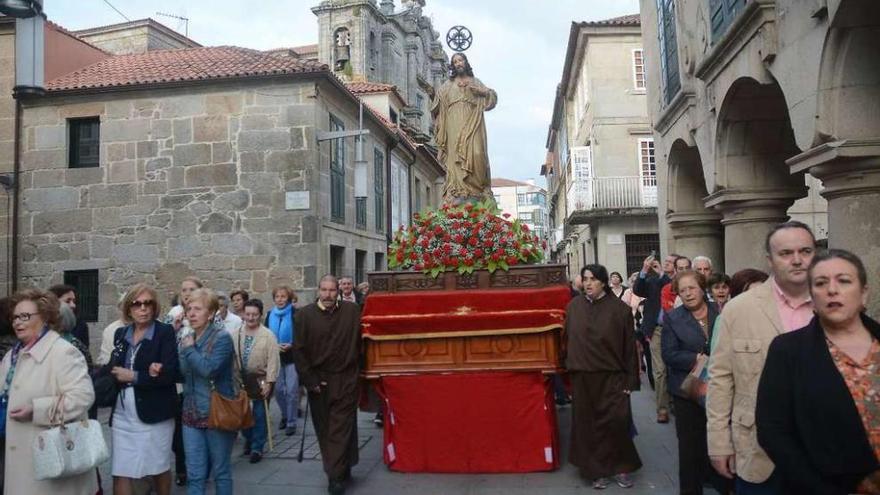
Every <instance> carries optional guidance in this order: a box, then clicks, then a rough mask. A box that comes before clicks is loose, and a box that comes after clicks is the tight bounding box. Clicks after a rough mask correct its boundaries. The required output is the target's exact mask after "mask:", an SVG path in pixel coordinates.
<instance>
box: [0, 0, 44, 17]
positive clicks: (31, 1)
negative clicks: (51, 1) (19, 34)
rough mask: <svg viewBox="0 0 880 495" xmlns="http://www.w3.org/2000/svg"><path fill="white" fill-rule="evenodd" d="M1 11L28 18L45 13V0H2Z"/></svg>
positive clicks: (0, 2) (0, 1)
mask: <svg viewBox="0 0 880 495" xmlns="http://www.w3.org/2000/svg"><path fill="white" fill-rule="evenodd" d="M0 13H3V14H6V15H8V16H9V17H15V18H18V19H27V18H30V17H33V16H35V15H38V14H42V13H43V0H0Z"/></svg>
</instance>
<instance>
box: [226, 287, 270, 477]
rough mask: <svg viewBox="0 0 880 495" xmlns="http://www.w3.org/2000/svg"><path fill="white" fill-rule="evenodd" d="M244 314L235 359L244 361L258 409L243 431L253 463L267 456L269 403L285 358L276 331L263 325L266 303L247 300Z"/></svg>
mask: <svg viewBox="0 0 880 495" xmlns="http://www.w3.org/2000/svg"><path fill="white" fill-rule="evenodd" d="M241 317H242V318H243V319H244V325H242V326H241V327H239V328H237V329H235V330H233V332H232V334H231V335H232V343H233V345H234V346H235V359H238V361H239V363H240V364H241V371H242V375H243V379H244V380H243V381H244V384H245V388H246V389H247V393H248V397H249V398H250V399H251V407H252V408H253V412H254V426H253V427H252V428H248V429H247V430H244V431H242V434H244V452H242V455H245V456H247V455H249V456H250V462H251V464H256V463H258V462H260V461H261V460H262V459H263V447H264V446H265V444H266V435H267V434H268V429H267V427H266V421H267V419H266V415H267V414H268V413H269V412H268V411H267V410H266V405H267V404H268V399H269V397H270V396H271V394H272V387H273V386H274V385H275V381H276V380H277V379H278V371H279V369H280V368H281V360H280V356H279V354H278V341H277V340H275V334H273V333H272V332H271V331H270V330H269V329H268V328H266V327H264V326H263V325H262V320H263V302H262V301H260V300H259V299H251V300H249V301H247V302H246V303H244V306H243V308H242V312H241Z"/></svg>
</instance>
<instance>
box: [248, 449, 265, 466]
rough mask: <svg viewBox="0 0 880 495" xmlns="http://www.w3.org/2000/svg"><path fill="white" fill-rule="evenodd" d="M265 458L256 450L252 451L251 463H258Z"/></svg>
mask: <svg viewBox="0 0 880 495" xmlns="http://www.w3.org/2000/svg"><path fill="white" fill-rule="evenodd" d="M262 460H263V454H261V453H259V452H257V451H254V452H252V453H251V464H256V463H258V462H260V461H262Z"/></svg>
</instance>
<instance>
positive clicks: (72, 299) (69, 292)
mask: <svg viewBox="0 0 880 495" xmlns="http://www.w3.org/2000/svg"><path fill="white" fill-rule="evenodd" d="M49 292H51V293H53V294H55V297H57V298H58V300H59V301H60V302H61V303H62V304H65V305H67V306H68V307H69V308H70V309H71V310H73V313H74V315H76V288H75V287H73V286H71V285H64V284H60V285H53V286H52V287H49ZM68 332H70V334H71V335H73V336H74V337H76V338H77V339H78V340H79V341H80V342H82V343H83V345H85V348H86V349H88V348H89V325H88V324H87V323H86V322H85V320H83V319H82V318H79V317H78V316H77V318H76V323H75V324H74V326H73V327H72V328H71V329H70V330H68ZM89 365H90V366H91V363H89Z"/></svg>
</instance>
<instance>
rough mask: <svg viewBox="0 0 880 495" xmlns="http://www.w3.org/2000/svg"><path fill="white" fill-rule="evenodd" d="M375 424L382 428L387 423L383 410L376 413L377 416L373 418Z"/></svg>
mask: <svg viewBox="0 0 880 495" xmlns="http://www.w3.org/2000/svg"><path fill="white" fill-rule="evenodd" d="M373 424H374V425H376V426H378V427H380V428H381V427H382V426H383V425H384V424H385V415H384V414H382V411H379V412H377V413H376V417H375V418H373Z"/></svg>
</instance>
